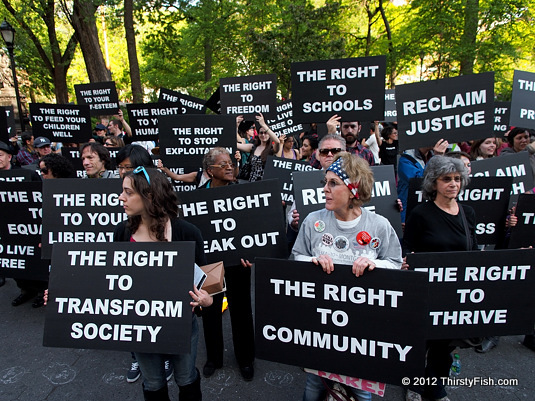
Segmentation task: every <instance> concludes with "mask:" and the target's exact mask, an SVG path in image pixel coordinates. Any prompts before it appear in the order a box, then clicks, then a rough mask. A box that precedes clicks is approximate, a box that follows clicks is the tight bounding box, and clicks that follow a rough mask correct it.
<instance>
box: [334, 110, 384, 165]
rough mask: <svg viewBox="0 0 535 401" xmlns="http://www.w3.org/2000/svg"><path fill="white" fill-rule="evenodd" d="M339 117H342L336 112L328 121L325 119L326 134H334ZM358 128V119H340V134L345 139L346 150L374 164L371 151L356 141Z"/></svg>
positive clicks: (359, 126) (359, 127)
mask: <svg viewBox="0 0 535 401" xmlns="http://www.w3.org/2000/svg"><path fill="white" fill-rule="evenodd" d="M341 119H342V117H340V116H338V115H337V114H335V115H334V116H332V117H331V118H329V121H327V133H328V134H336V128H337V127H338V124H339V123H340V120H341ZM360 129H361V125H360V123H359V122H358V121H342V122H341V123H340V134H341V135H342V138H344V139H345V140H346V144H347V151H348V152H349V153H351V154H353V155H357V156H359V157H362V158H363V159H364V160H366V161H367V162H368V164H369V165H370V166H374V165H375V158H374V157H373V153H372V152H371V151H370V150H369V149H367V148H365V147H364V146H362V145H361V144H360V143H359V141H358V139H359V132H360Z"/></svg>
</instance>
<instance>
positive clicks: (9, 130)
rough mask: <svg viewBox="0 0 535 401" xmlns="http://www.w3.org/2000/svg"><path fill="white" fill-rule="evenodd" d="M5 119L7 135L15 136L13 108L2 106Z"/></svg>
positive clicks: (15, 125)
mask: <svg viewBox="0 0 535 401" xmlns="http://www.w3.org/2000/svg"><path fill="white" fill-rule="evenodd" d="M4 110H5V111H6V117H7V133H8V135H9V137H10V138H11V137H12V136H15V135H17V124H16V123H15V112H14V110H13V106H4Z"/></svg>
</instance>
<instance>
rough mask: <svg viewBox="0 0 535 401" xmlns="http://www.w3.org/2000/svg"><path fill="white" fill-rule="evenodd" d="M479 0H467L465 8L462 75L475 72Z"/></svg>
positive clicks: (462, 38)
mask: <svg viewBox="0 0 535 401" xmlns="http://www.w3.org/2000/svg"><path fill="white" fill-rule="evenodd" d="M478 22H479V0H466V5H465V8H464V32H463V35H462V37H461V60H460V63H461V71H460V74H461V75H469V74H473V73H474V62H475V57H476V56H475V55H476V38H477V25H478Z"/></svg>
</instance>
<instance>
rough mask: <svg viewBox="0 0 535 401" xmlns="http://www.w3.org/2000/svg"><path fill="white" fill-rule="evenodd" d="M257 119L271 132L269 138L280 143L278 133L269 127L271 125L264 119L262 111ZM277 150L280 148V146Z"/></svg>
mask: <svg viewBox="0 0 535 401" xmlns="http://www.w3.org/2000/svg"><path fill="white" fill-rule="evenodd" d="M256 121H258V124H260V126H261V127H262V128H264V129H265V130H266V132H267V133H268V134H269V138H270V139H271V142H274V143H275V144H277V145H278V143H279V138H278V137H277V134H275V133H274V132H273V130H272V129H271V128H269V125H267V124H266V121H265V120H264V115H263V114H262V113H258V115H257V116H256ZM276 150H278V146H277V149H276Z"/></svg>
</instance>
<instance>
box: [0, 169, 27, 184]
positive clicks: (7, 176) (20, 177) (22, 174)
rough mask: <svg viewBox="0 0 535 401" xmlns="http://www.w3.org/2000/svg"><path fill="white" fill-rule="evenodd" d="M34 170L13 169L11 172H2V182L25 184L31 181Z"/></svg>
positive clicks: (0, 177)
mask: <svg viewBox="0 0 535 401" xmlns="http://www.w3.org/2000/svg"><path fill="white" fill-rule="evenodd" d="M31 179H32V170H28V169H25V168H16V169H14V168H12V169H9V170H0V182H3V181H5V182H23V181H31Z"/></svg>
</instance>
